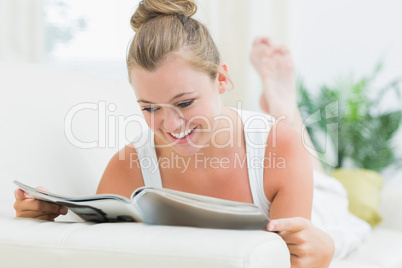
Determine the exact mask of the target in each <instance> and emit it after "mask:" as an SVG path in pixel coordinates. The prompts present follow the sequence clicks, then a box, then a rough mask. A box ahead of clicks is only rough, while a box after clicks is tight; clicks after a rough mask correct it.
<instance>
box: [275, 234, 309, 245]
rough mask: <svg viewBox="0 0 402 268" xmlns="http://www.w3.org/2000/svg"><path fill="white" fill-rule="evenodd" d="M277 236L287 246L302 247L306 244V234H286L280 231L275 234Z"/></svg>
mask: <svg viewBox="0 0 402 268" xmlns="http://www.w3.org/2000/svg"><path fill="white" fill-rule="evenodd" d="M277 234H278V235H279V236H280V237H282V239H283V240H284V241H285V242H286V244H287V245H302V244H305V243H307V237H306V232H304V231H299V232H288V231H281V232H277Z"/></svg>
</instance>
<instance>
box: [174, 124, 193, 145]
mask: <svg viewBox="0 0 402 268" xmlns="http://www.w3.org/2000/svg"><path fill="white" fill-rule="evenodd" d="M196 129H197V127H195V128H194V129H193V131H192V132H191V133H190V134H189V135H187V136H185V137H184V138H182V139H177V138H175V137H173V136H172V134H170V133H168V136H169V137H170V138H171V139H172V141H173V142H174V143H176V144H183V143H187V142H188V140H190V139H191V137H192V136H193V135H194V133H195V130H196Z"/></svg>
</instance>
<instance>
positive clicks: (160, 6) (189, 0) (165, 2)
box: [131, 0, 197, 31]
mask: <svg viewBox="0 0 402 268" xmlns="http://www.w3.org/2000/svg"><path fill="white" fill-rule="evenodd" d="M196 11H197V5H196V4H195V2H194V1H193V0H142V1H141V2H140V3H139V5H138V8H137V10H136V11H135V13H134V14H133V16H132V17H131V26H132V27H133V29H134V31H137V30H138V29H139V28H140V27H141V26H142V25H143V24H145V23H147V22H148V21H150V20H152V19H154V18H155V17H158V16H169V15H184V16H186V17H188V18H190V17H191V16H193V15H194V14H195V13H196Z"/></svg>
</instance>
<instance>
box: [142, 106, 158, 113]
mask: <svg viewBox="0 0 402 268" xmlns="http://www.w3.org/2000/svg"><path fill="white" fill-rule="evenodd" d="M142 110H143V111H146V112H148V113H153V112H155V111H156V110H159V107H144V108H142Z"/></svg>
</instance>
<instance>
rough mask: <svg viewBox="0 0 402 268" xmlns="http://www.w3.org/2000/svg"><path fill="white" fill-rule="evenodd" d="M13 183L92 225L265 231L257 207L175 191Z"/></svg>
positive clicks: (148, 188)
mask: <svg viewBox="0 0 402 268" xmlns="http://www.w3.org/2000/svg"><path fill="white" fill-rule="evenodd" d="M14 183H15V184H16V185H17V186H18V187H20V188H21V189H22V190H23V191H24V192H26V193H27V194H28V195H29V196H30V197H32V198H34V199H38V200H43V201H47V202H51V203H56V204H59V205H61V206H65V207H67V208H68V209H69V210H71V211H72V212H74V213H75V214H77V215H78V216H79V217H81V218H82V219H83V220H84V221H89V222H97V223H102V222H144V223H148V224H156V225H175V226H192V227H204V228H219V229H248V230H250V229H254V230H255V229H257V230H258V229H261V230H266V226H267V224H268V221H269V219H268V217H267V215H266V214H265V213H264V212H263V211H262V210H261V209H260V208H259V207H257V206H256V205H254V204H249V203H242V202H235V201H229V200H224V199H220V198H214V197H208V196H203V195H197V194H191V193H186V192H181V191H176V190H170V189H164V188H156V187H141V188H138V189H136V190H135V191H134V192H133V193H132V195H131V199H128V198H126V197H124V196H120V195H115V194H100V195H91V196H77V197H74V196H63V195H58V194H55V193H50V192H46V191H42V190H38V189H36V188H33V187H30V186H28V185H25V184H23V183H21V182H19V181H14Z"/></svg>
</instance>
